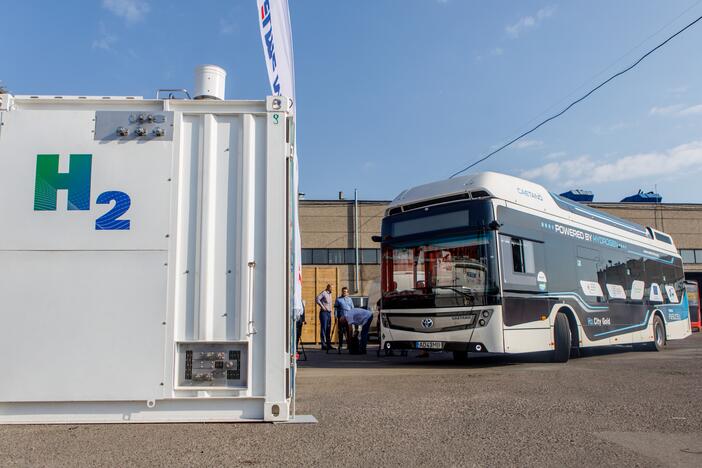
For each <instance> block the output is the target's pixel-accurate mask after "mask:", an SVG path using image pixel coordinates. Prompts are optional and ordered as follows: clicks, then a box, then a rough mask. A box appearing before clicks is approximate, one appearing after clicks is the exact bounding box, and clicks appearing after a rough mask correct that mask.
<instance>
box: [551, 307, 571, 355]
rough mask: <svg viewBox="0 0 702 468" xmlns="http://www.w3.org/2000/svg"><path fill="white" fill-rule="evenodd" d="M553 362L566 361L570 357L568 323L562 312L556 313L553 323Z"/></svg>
mask: <svg viewBox="0 0 702 468" xmlns="http://www.w3.org/2000/svg"><path fill="white" fill-rule="evenodd" d="M553 344H554V348H555V349H554V350H553V357H552V360H553V362H568V358H569V357H570V345H571V338H570V325H568V317H566V315H565V314H564V313H563V312H558V313H557V314H556V322H555V323H554V324H553Z"/></svg>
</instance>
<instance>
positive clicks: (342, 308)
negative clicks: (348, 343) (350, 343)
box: [334, 286, 353, 353]
mask: <svg viewBox="0 0 702 468" xmlns="http://www.w3.org/2000/svg"><path fill="white" fill-rule="evenodd" d="M351 309H353V300H352V299H351V298H350V297H349V288H347V287H346V286H344V287H343V288H341V296H339V297H337V298H336V301H335V302H334V311H335V314H334V315H335V317H336V329H337V333H338V335H337V336H338V337H339V352H340V353H341V347H342V346H343V345H344V335H345V334H346V331H347V328H348V323H347V321H346V313H347V312H348V311H350V310H351Z"/></svg>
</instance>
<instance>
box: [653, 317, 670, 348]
mask: <svg viewBox="0 0 702 468" xmlns="http://www.w3.org/2000/svg"><path fill="white" fill-rule="evenodd" d="M667 344H668V342H667V341H666V338H665V325H664V324H663V320H661V318H660V316H658V315H654V316H653V342H652V343H648V349H650V350H651V351H663V350H664V349H665V347H666V345H667Z"/></svg>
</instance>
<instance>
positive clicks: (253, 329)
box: [246, 260, 258, 336]
mask: <svg viewBox="0 0 702 468" xmlns="http://www.w3.org/2000/svg"><path fill="white" fill-rule="evenodd" d="M248 265H249V304H248V305H249V310H248V311H247V312H248V314H247V315H248V324H247V332H246V336H253V335H255V334H256V333H258V331H256V327H255V326H254V319H253V292H254V287H253V286H254V285H253V281H254V268H256V262H255V261H253V260H252V261H250V262H249V263H248Z"/></svg>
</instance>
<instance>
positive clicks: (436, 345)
mask: <svg viewBox="0 0 702 468" xmlns="http://www.w3.org/2000/svg"><path fill="white" fill-rule="evenodd" d="M417 349H444V343H443V342H441V341H417Z"/></svg>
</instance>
